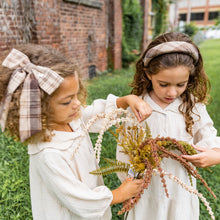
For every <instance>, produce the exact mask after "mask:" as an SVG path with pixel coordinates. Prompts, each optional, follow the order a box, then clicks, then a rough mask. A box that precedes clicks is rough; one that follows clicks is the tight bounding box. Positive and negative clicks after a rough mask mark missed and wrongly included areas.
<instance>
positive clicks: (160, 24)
mask: <svg viewBox="0 0 220 220" xmlns="http://www.w3.org/2000/svg"><path fill="white" fill-rule="evenodd" d="M169 3H171V1H167V0H152V6H153V11H154V12H155V17H154V36H153V37H154V38H155V37H156V36H158V35H160V34H162V33H164V32H165V31H166V29H167V14H168V4H169Z"/></svg>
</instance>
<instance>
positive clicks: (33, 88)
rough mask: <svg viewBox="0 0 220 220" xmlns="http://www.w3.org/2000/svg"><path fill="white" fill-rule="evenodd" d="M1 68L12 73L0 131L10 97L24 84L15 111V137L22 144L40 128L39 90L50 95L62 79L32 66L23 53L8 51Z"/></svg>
mask: <svg viewBox="0 0 220 220" xmlns="http://www.w3.org/2000/svg"><path fill="white" fill-rule="evenodd" d="M2 65H3V66H5V67H8V68H9V69H15V71H14V72H13V73H12V75H11V78H10V81H9V83H8V87H7V89H6V94H5V96H4V98H3V100H2V103H1V107H0V125H1V129H2V131H4V130H5V124H6V121H7V116H8V110H9V105H10V102H11V99H12V94H13V93H14V91H15V90H16V89H17V88H18V87H19V85H21V84H22V83H23V82H24V83H23V88H22V92H21V96H20V112H19V135H20V140H21V142H23V141H25V140H26V139H27V138H29V137H31V136H32V135H34V134H36V133H38V132H40V131H41V129H42V125H41V98H40V88H41V89H42V90H43V91H45V92H46V93H48V94H49V95H50V94H51V93H53V92H54V91H55V90H56V89H57V88H58V87H59V86H60V84H61V83H62V81H63V78H62V77H61V76H60V75H58V74H57V73H56V72H54V71H53V70H51V69H50V68H47V67H42V66H36V65H34V64H33V63H31V62H30V60H29V58H28V57H27V56H26V55H25V54H23V53H22V52H20V51H18V50H16V49H12V51H11V52H10V53H9V54H8V56H7V57H6V58H5V60H4V61H3V63H2ZM27 73H28V74H27ZM26 75H27V76H26ZM39 87H40V88H39Z"/></svg>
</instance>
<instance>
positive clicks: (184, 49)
mask: <svg viewBox="0 0 220 220" xmlns="http://www.w3.org/2000/svg"><path fill="white" fill-rule="evenodd" d="M174 52H180V53H185V54H188V55H190V56H191V57H192V58H193V59H194V61H195V62H197V61H198V59H199V53H198V50H197V49H196V47H195V46H194V45H193V44H190V43H187V42H185V41H168V42H165V43H161V44H159V45H157V46H155V47H152V48H151V49H149V50H148V51H147V53H146V54H145V56H144V58H143V62H144V66H147V65H148V63H149V62H150V61H151V60H152V59H153V58H154V57H157V56H159V55H162V54H168V53H174Z"/></svg>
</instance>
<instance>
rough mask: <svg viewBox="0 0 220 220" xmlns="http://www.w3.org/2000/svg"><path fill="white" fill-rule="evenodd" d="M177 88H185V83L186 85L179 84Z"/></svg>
mask: <svg viewBox="0 0 220 220" xmlns="http://www.w3.org/2000/svg"><path fill="white" fill-rule="evenodd" d="M177 86H178V87H184V86H185V83H184V84H178V85H177Z"/></svg>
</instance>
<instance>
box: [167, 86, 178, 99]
mask: <svg viewBox="0 0 220 220" xmlns="http://www.w3.org/2000/svg"><path fill="white" fill-rule="evenodd" d="M167 95H168V96H169V97H175V96H176V95H177V90H176V88H175V87H174V86H170V87H169V88H168V91H167Z"/></svg>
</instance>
